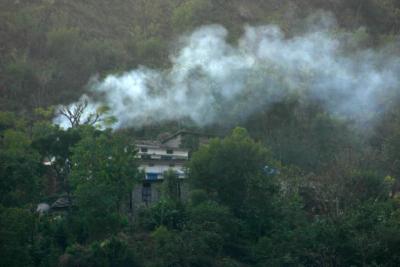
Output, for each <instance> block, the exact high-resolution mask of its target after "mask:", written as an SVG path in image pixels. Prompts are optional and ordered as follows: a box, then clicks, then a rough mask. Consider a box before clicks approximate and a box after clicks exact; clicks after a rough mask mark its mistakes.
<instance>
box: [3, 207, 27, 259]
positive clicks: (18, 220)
mask: <svg viewBox="0 0 400 267" xmlns="http://www.w3.org/2000/svg"><path fill="white" fill-rule="evenodd" d="M33 232H34V216H33V215H32V213H31V212H30V211H28V210H25V209H21V208H5V207H3V206H1V205H0V236H1V238H0V254H1V259H0V266H33V262H32V257H31V251H30V247H31V246H32V242H33V240H32V235H33Z"/></svg>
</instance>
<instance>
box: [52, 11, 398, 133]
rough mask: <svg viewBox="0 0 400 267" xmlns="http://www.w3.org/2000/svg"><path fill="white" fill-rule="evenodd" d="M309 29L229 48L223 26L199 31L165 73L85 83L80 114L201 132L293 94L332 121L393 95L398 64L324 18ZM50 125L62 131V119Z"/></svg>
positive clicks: (257, 32) (256, 33) (256, 32)
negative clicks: (180, 124)
mask: <svg viewBox="0 0 400 267" xmlns="http://www.w3.org/2000/svg"><path fill="white" fill-rule="evenodd" d="M313 22H314V24H313V25H311V26H310V25H309V27H305V28H306V29H305V30H303V31H302V32H301V33H298V34H296V35H294V36H290V37H288V36H285V34H284V32H283V31H282V30H281V29H280V28H279V27H278V26H275V25H268V26H259V27H251V26H246V27H245V30H244V34H243V36H242V37H241V38H240V39H239V41H238V43H237V44H235V45H232V44H230V43H228V42H227V36H228V32H227V30H226V29H225V28H224V27H222V26H219V25H210V26H204V27H201V28H199V29H197V30H196V31H194V32H193V33H192V34H191V35H189V36H185V37H182V39H181V44H182V45H181V46H180V49H178V50H177V51H178V52H177V53H175V54H174V55H172V56H171V57H170V58H171V63H172V64H171V66H172V67H171V68H169V69H166V70H163V71H159V70H154V69H149V68H146V67H140V68H139V69H136V70H133V71H130V72H126V73H123V74H120V75H110V76H108V77H106V78H105V79H104V80H97V81H94V82H92V83H91V86H90V87H91V93H92V94H93V95H95V96H96V97H95V98H89V101H90V105H89V107H90V108H89V109H88V110H87V112H91V111H93V110H95V109H96V108H97V107H99V106H101V105H104V104H105V105H107V106H108V107H109V108H110V112H111V114H112V115H113V116H115V117H116V118H117V119H118V123H117V125H116V126H115V127H117V128H121V127H140V126H143V125H148V124H152V123H155V122H162V121H169V120H181V119H187V118H188V119H190V120H192V121H193V122H195V123H196V124H198V125H199V126H203V125H207V124H210V123H224V122H234V121H235V120H237V119H240V118H243V117H246V116H248V115H249V114H251V113H253V112H255V111H257V110H259V109H265V108H268V107H269V106H271V105H272V104H273V103H276V102H279V101H282V99H284V98H285V97H288V96H290V95H295V96H296V97H299V98H301V99H302V100H304V101H319V102H320V103H323V105H324V106H325V107H326V110H327V112H331V113H333V114H336V115H340V116H345V117H351V118H357V119H359V120H366V119H368V117H369V114H373V113H375V112H376V111H377V110H379V108H380V106H379V105H380V100H379V99H381V98H382V96H387V95H390V93H391V92H394V91H395V90H396V89H399V88H400V87H399V85H400V81H399V77H398V74H399V73H400V72H399V71H400V58H399V57H398V56H393V55H388V54H389V53H388V52H387V50H386V49H380V50H373V49H367V48H364V49H360V48H357V45H358V44H357V40H356V37H357V35H355V34H353V33H348V32H343V31H339V30H338V28H337V27H336V24H335V22H334V19H333V18H332V17H331V16H329V15H326V14H324V15H323V16H322V17H320V19H319V20H318V22H317V23H315V22H316V20H313ZM355 36H356V37H355ZM354 46H356V49H355V48H354ZM83 97H84V98H87V96H83ZM94 99H96V100H94ZM73 105H74V104H72V106H73ZM56 122H58V123H59V124H62V125H66V122H65V121H64V119H63V118H62V117H58V118H56Z"/></svg>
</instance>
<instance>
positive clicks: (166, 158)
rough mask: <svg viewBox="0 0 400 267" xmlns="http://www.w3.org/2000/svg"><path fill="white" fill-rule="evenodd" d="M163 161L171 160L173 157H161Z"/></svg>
mask: <svg viewBox="0 0 400 267" xmlns="http://www.w3.org/2000/svg"><path fill="white" fill-rule="evenodd" d="M161 159H163V160H171V159H172V157H171V156H161Z"/></svg>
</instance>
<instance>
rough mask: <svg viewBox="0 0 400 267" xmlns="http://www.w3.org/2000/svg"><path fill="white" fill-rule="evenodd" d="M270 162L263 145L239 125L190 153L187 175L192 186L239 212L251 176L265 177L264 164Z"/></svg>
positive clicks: (255, 178)
mask: <svg viewBox="0 0 400 267" xmlns="http://www.w3.org/2000/svg"><path fill="white" fill-rule="evenodd" d="M269 162H271V158H270V155H269V152H268V150H267V149H265V148H264V147H262V146H261V145H260V144H258V143H256V142H254V141H253V140H252V139H251V138H250V137H249V136H248V134H247V132H246V130H245V129H243V128H236V129H234V130H233V132H232V134H231V135H230V136H228V137H226V138H225V139H222V140H221V139H213V140H211V142H210V144H209V145H207V146H203V147H201V148H200V149H199V151H198V152H196V153H194V155H193V158H192V160H191V162H190V164H189V170H190V172H189V179H190V182H191V183H192V187H193V188H194V189H202V190H204V191H205V192H207V193H208V195H209V196H210V197H211V198H213V199H215V200H217V201H218V202H219V203H221V204H223V205H227V206H229V207H231V208H232V209H233V210H234V211H235V212H239V211H240V210H241V209H242V208H243V207H244V206H243V205H244V203H245V200H246V199H247V198H248V197H250V196H251V192H250V190H251V185H252V184H253V182H254V181H255V180H258V179H260V181H262V180H269V179H270V178H269V177H267V176H266V175H265V173H264V168H265V166H266V165H268V164H269Z"/></svg>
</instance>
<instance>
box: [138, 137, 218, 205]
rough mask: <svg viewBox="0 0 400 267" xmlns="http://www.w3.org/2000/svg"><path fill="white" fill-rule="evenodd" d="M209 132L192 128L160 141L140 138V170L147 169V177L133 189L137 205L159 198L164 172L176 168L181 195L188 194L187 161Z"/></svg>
mask: <svg viewBox="0 0 400 267" xmlns="http://www.w3.org/2000/svg"><path fill="white" fill-rule="evenodd" d="M210 137H211V136H210V135H203V134H199V133H194V132H189V131H179V132H177V133H175V134H173V135H168V136H167V137H166V138H163V139H161V140H157V141H154V140H138V141H137V142H136V147H137V149H138V158H139V159H140V167H139V168H140V169H141V170H142V171H143V172H144V174H145V175H144V180H143V182H142V183H141V184H140V186H136V188H135V189H134V192H133V202H134V205H135V206H141V205H148V204H150V203H154V202H156V201H158V200H159V199H160V194H161V192H160V191H161V184H162V181H163V178H164V177H163V175H164V172H166V171H168V170H171V169H172V170H174V171H175V172H176V173H177V174H178V177H179V179H181V183H180V192H181V198H185V197H186V194H187V191H188V190H187V184H186V182H185V178H186V173H187V170H186V163H187V162H188V160H189V158H190V152H191V151H192V150H194V149H196V148H197V147H198V146H199V145H202V144H206V143H207V142H208V140H209V139H210Z"/></svg>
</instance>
